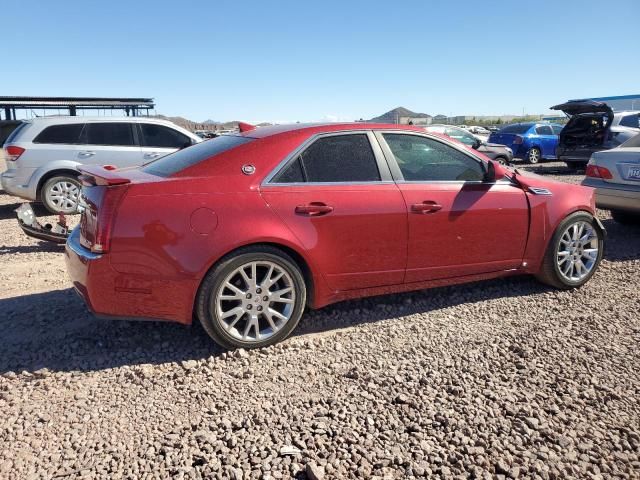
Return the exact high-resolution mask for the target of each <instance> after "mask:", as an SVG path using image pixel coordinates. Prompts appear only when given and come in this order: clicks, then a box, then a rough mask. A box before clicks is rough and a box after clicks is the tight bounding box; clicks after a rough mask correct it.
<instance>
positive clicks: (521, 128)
mask: <svg viewBox="0 0 640 480" xmlns="http://www.w3.org/2000/svg"><path fill="white" fill-rule="evenodd" d="M530 128H531V124H530V123H516V124H515V125H507V126H506V127H504V128H503V129H502V130H500V133H525V132H526V131H527V130H529V129H530Z"/></svg>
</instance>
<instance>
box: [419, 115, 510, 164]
mask: <svg viewBox="0 0 640 480" xmlns="http://www.w3.org/2000/svg"><path fill="white" fill-rule="evenodd" d="M424 129H425V130H426V131H427V132H435V133H441V134H443V135H446V136H448V137H451V138H453V139H455V140H458V141H459V142H462V143H464V144H465V145H468V146H470V147H472V148H474V149H475V150H477V151H479V152H480V153H483V154H484V155H486V156H487V157H489V158H490V159H492V160H497V161H498V162H500V163H502V164H503V165H509V164H510V163H511V160H513V151H512V150H511V149H510V148H509V147H505V146H504V145H499V144H497V143H487V142H485V141H484V140H482V139H481V138H478V137H476V136H475V135H472V134H471V133H470V132H468V131H466V130H464V129H463V128H459V127H453V126H451V125H429V126H428V127H425V128H424Z"/></svg>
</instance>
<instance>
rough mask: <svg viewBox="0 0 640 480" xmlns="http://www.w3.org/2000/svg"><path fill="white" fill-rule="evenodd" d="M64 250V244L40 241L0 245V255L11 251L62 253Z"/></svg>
mask: <svg viewBox="0 0 640 480" xmlns="http://www.w3.org/2000/svg"><path fill="white" fill-rule="evenodd" d="M63 251H64V245H60V244H57V243H53V242H44V241H43V242H40V241H38V243H37V244H36V245H17V246H4V245H1V246H0V255H2V254H5V253H6V254H12V253H38V252H47V253H62V252H63Z"/></svg>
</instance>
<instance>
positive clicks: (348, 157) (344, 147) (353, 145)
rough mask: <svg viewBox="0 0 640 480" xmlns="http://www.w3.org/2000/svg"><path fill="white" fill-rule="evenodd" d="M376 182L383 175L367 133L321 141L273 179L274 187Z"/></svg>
mask: <svg viewBox="0 0 640 480" xmlns="http://www.w3.org/2000/svg"><path fill="white" fill-rule="evenodd" d="M375 181H380V172H379V171H378V164H377V163H376V157H375V155H374V153H373V150H372V149H371V144H370V143H369V138H368V136H367V135H366V134H364V133H362V134H350V135H334V136H331V137H323V138H320V139H318V140H316V141H315V142H313V143H312V144H311V145H310V146H309V147H308V148H307V149H306V150H305V151H303V152H302V153H301V154H300V155H298V156H297V157H296V158H295V160H294V161H293V162H291V163H290V164H289V165H288V166H287V168H285V169H284V170H283V171H282V172H281V173H280V174H279V175H277V176H276V177H275V178H274V183H298V182H316V183H328V182H375Z"/></svg>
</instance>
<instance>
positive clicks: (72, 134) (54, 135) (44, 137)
mask: <svg viewBox="0 0 640 480" xmlns="http://www.w3.org/2000/svg"><path fill="white" fill-rule="evenodd" d="M83 126H84V124H83V123H71V124H65V125H51V126H50V127H47V128H45V129H44V130H42V131H41V132H40V133H39V134H38V135H37V136H36V138H34V139H33V143H53V144H60V143H63V144H67V145H73V144H77V143H80V132H82V127H83Z"/></svg>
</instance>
